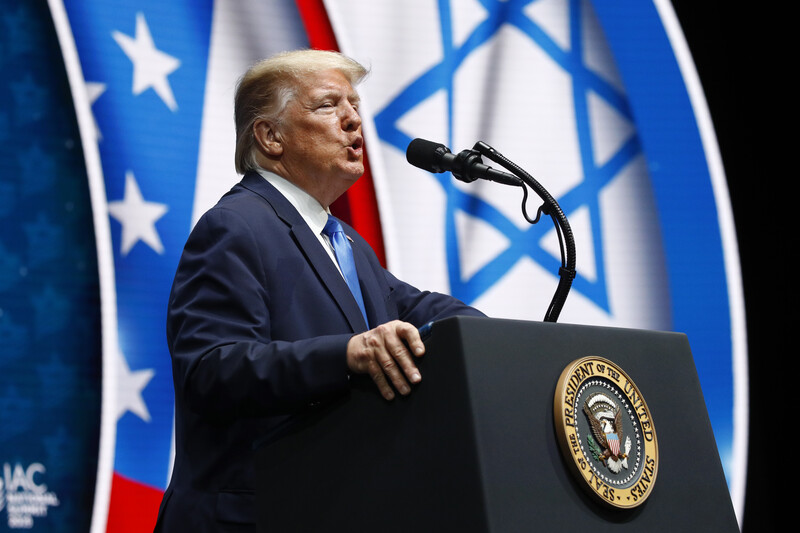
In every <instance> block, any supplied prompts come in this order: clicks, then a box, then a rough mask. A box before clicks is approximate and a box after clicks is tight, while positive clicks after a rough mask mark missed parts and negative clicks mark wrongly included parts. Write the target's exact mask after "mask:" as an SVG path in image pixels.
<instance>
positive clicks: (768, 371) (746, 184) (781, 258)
mask: <svg viewBox="0 0 800 533" xmlns="http://www.w3.org/2000/svg"><path fill="white" fill-rule="evenodd" d="M673 6H674V9H675V12H676V14H677V15H678V19H679V21H680V23H681V27H682V28H683V32H684V36H685V37H686V40H687V42H688V44H689V48H690V50H691V53H692V57H693V59H694V63H695V66H696V67H697V70H698V74H699V75H700V80H701V83H702V84H703V89H704V92H705V95H706V99H707V103H708V107H709V110H710V112H711V116H712V120H713V122H714V128H715V130H716V134H717V141H718V143H719V147H720V151H721V153H722V159H723V163H724V166H725V174H726V176H727V180H728V188H729V192H730V196H731V203H732V206H733V212H734V219H735V224H736V229H737V236H738V244H739V254H740V258H741V266H742V278H743V283H744V296H745V306H746V314H747V336H748V355H749V361H750V363H749V376H750V391H749V394H750V439H749V454H748V482H747V495H746V504H745V512H744V520H743V524H742V531H743V532H744V533H752V532H769V531H778V524H777V522H778V518H777V514H778V513H780V511H781V509H782V507H781V505H780V503H779V500H780V498H779V495H780V494H781V492H782V491H786V490H787V489H788V487H787V486H786V485H785V484H784V485H783V486H782V485H779V484H778V482H779V480H780V477H784V478H788V477H790V475H791V474H790V473H791V471H792V468H793V465H794V463H795V462H796V461H795V460H794V459H793V457H795V456H796V450H793V449H787V448H785V447H782V446H780V445H776V442H777V441H776V439H780V435H783V436H784V439H786V437H787V431H788V430H789V428H790V424H791V420H792V417H791V415H789V416H787V413H788V412H791V408H790V406H789V405H787V404H786V403H785V402H784V401H783V396H784V395H783V394H781V393H780V391H781V390H783V388H784V387H786V386H787V384H788V381H787V380H785V379H784V378H786V377H788V367H787V364H788V362H789V358H790V357H791V356H792V355H793V352H796V350H793V349H792V347H791V346H790V345H789V343H788V340H787V339H788V332H789V331H791V329H790V327H791V322H793V321H794V320H793V318H794V317H795V315H796V311H795V310H794V308H793V303H794V302H793V299H794V298H793V294H794V291H793V286H792V285H787V284H786V281H787V279H788V277H789V276H788V274H789V273H790V272H791V270H790V269H791V268H792V267H793V264H792V260H793V259H794V258H795V257H796V255H797V254H796V252H795V251H794V249H793V246H792V237H793V232H792V230H793V228H792V226H791V225H790V224H789V215H788V211H787V209H786V206H788V205H789V201H790V194H791V192H792V191H793V187H792V185H791V181H790V180H791V179H792V178H793V176H791V175H790V173H789V172H790V171H789V169H788V168H787V165H785V164H784V161H783V160H784V158H785V154H786V153H789V152H787V151H786V145H787V144H788V142H787V139H788V137H786V136H788V135H789V133H788V132H789V131H790V128H791V123H790V116H789V111H788V110H789V107H788V106H786V105H785V102H787V101H788V100H786V99H785V98H784V96H783V95H784V91H785V89H784V87H785V86H786V85H784V80H783V77H782V75H781V74H780V73H781V72H783V71H785V68H784V67H783V66H782V65H781V60H780V59H779V58H780V57H781V56H782V55H788V54H782V50H784V47H783V44H782V43H781V40H782V39H783V38H784V37H783V36H784V35H786V34H785V33H784V29H783V27H785V26H786V25H788V15H787V14H786V13H781V12H780V10H778V11H777V12H773V13H763V9H759V8H756V7H755V6H754V5H752V4H738V3H737V4H734V3H727V2H726V3H718V2H714V3H711V2H698V1H696V0H695V1H692V0H674V1H673ZM734 6H735V7H734ZM785 61H787V63H786V66H789V65H790V64H791V61H792V60H791V59H788V58H787V59H786V60H785ZM784 124H786V125H788V126H789V127H786V126H784ZM698 297H701V295H698ZM779 416H780V419H779ZM788 433H791V432H790V431H789V432H788ZM789 448H792V445H791V444H790V445H789ZM781 471H783V472H784V474H783V476H781V475H780V474H779V472H781ZM787 514H788V513H787Z"/></svg>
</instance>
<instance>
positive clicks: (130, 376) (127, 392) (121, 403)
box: [117, 352, 155, 422]
mask: <svg viewBox="0 0 800 533" xmlns="http://www.w3.org/2000/svg"><path fill="white" fill-rule="evenodd" d="M153 374H155V371H154V370H153V369H152V368H145V369H143V370H136V371H133V372H131V369H130V367H128V361H127V360H126V359H125V356H124V355H123V354H122V353H121V352H117V420H119V419H120V418H122V415H124V414H125V413H127V412H128V411H130V412H131V413H133V414H135V415H136V416H138V417H139V418H141V419H142V420H144V421H145V422H150V411H149V410H148V409H147V404H146V403H144V399H143V398H142V391H143V390H144V388H145V387H146V386H147V384H148V383H150V380H151V379H152V378H153Z"/></svg>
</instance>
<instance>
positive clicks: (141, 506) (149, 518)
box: [106, 472, 164, 533]
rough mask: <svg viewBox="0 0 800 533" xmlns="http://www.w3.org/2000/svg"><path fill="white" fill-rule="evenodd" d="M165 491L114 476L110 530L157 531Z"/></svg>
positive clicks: (111, 532)
mask: <svg viewBox="0 0 800 533" xmlns="http://www.w3.org/2000/svg"><path fill="white" fill-rule="evenodd" d="M163 495H164V493H163V492H162V491H160V490H158V489H155V488H153V487H149V486H147V485H143V484H142V483H138V482H136V481H133V480H131V479H128V478H125V477H123V476H120V475H119V474H117V473H116V472H115V473H114V476H113V478H112V479H111V501H110V502H109V504H108V522H107V524H106V533H141V532H142V531H153V528H154V527H155V526H156V519H157V518H158V507H159V505H161V498H162V496H163Z"/></svg>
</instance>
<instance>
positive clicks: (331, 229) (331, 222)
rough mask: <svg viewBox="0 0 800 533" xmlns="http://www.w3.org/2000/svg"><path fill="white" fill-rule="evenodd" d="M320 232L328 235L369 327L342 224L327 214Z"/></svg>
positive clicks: (353, 261)
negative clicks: (326, 221) (325, 222)
mask: <svg viewBox="0 0 800 533" xmlns="http://www.w3.org/2000/svg"><path fill="white" fill-rule="evenodd" d="M322 233H324V234H325V235H327V236H328V238H329V239H330V241H331V244H332V245H333V253H334V254H335V255H336V260H337V261H338V262H339V268H340V269H342V274H343V275H344V279H345V281H346V282H347V285H348V286H349V287H350V292H352V293H353V298H355V299H356V303H357V304H358V307H359V308H360V309H361V314H362V315H364V322H365V323H366V324H367V327H369V320H367V311H366V310H365V308H364V299H363V298H362V296H361V285H359V284H358V273H357V272H356V263H355V260H353V249H352V248H350V242H349V241H348V240H347V237H346V236H345V234H344V231H343V230H342V225H341V224H339V221H338V220H336V219H335V218H334V217H333V215H328V223H327V224H325V228H324V229H323V230H322Z"/></svg>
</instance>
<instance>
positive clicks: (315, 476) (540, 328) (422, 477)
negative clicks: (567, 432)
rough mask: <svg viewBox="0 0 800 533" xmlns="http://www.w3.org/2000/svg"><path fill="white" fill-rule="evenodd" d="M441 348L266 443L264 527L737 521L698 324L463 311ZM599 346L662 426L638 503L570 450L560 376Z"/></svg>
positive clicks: (626, 525)
mask: <svg viewBox="0 0 800 533" xmlns="http://www.w3.org/2000/svg"><path fill="white" fill-rule="evenodd" d="M426 345H427V354H426V355H425V357H424V358H423V359H422V360H421V361H420V369H421V371H422V375H423V380H422V383H421V384H419V385H418V386H416V387H415V390H414V392H413V393H412V394H411V395H410V396H408V397H405V398H398V399H395V400H394V401H392V402H386V401H384V400H383V399H382V398H381V397H380V396H379V395H378V393H377V390H376V389H375V387H374V385H372V383H371V382H369V381H368V380H367V381H360V380H359V381H356V382H354V384H353V387H352V390H351V392H350V393H349V394H348V395H347V397H345V398H341V399H339V400H337V401H335V402H333V403H331V404H328V405H326V406H324V407H322V408H319V409H317V410H315V411H313V412H311V413H309V414H307V415H304V416H302V417H298V418H297V419H296V423H295V424H294V425H293V426H291V427H289V428H288V429H287V430H286V431H285V433H284V434H282V435H281V436H280V437H279V438H276V439H274V440H272V441H270V442H267V443H264V444H262V445H260V446H259V449H258V450H257V455H256V470H257V476H258V481H257V496H256V497H257V518H258V525H259V531H265V532H267V531H268V532H274V531H315V532H316V531H351V532H372V531H381V532H395V531H396V532H408V531H415V532H429V531H430V532H455V531H458V532H492V533H495V532H497V533H499V532H503V533H505V532H517V531H548V532H550V531H553V532H567V531H580V532H586V531H593V532H595V531H615V532H616V531H636V532H642V531H647V532H658V531H664V532H666V531H669V532H672V531H684V532H685V531H698V532H701V531H702V532H707V531H731V532H738V525H737V522H736V518H735V516H734V511H733V506H732V504H731V501H730V496H729V493H728V490H727V487H726V483H725V479H724V475H723V471H722V465H721V463H720V460H719V455H718V452H717V447H716V444H715V442H714V437H713V434H712V431H711V426H710V423H709V420H708V415H707V411H706V408H705V403H704V401H703V397H702V393H701V390H700V383H699V380H698V377H697V372H696V369H695V366H694V362H693V359H692V355H691V351H690V348H689V344H688V341H687V339H686V336H685V335H682V334H677V333H665V332H652V331H641V330H630V329H618V328H603V327H592V326H575V325H566V324H554V323H538V322H524V321H515V320H497V319H481V318H467V317H459V318H452V319H447V320H443V321H441V322H437V323H435V324H434V325H433V327H432V328H431V331H430V335H429V337H428V338H427V340H426ZM589 355H591V356H602V357H605V358H607V359H609V360H613V361H614V362H615V363H617V364H618V365H620V366H622V367H624V368H625V369H626V371H627V373H628V375H630V377H631V378H632V379H633V380H634V381H635V383H636V385H637V386H638V388H639V390H640V391H641V392H642V394H643V395H644V397H645V398H646V401H647V404H648V406H649V410H650V413H651V415H652V420H653V423H654V425H655V428H656V431H657V436H658V446H659V455H660V457H659V461H660V466H659V469H658V476H657V479H656V481H655V483H654V485H653V487H652V492H651V494H650V495H649V498H648V499H647V500H646V501H645V502H644V503H643V504H642V505H640V506H638V507H635V508H633V509H623V510H620V509H614V508H609V507H607V506H604V505H602V504H601V503H598V502H597V501H596V500H595V498H594V497H593V496H592V495H591V494H590V493H589V491H587V490H585V487H583V486H582V483H583V481H582V480H580V479H577V478H576V477H575V476H573V474H572V472H571V471H570V470H569V465H568V464H567V462H566V461H565V459H564V457H563V456H562V454H561V451H560V449H559V443H558V441H557V437H556V432H555V429H554V415H553V395H554V392H555V390H556V383H557V381H558V378H559V375H560V374H561V372H562V370H563V369H564V368H565V366H567V365H568V364H569V363H570V362H572V361H574V360H575V359H578V358H581V357H584V356H589Z"/></svg>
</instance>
